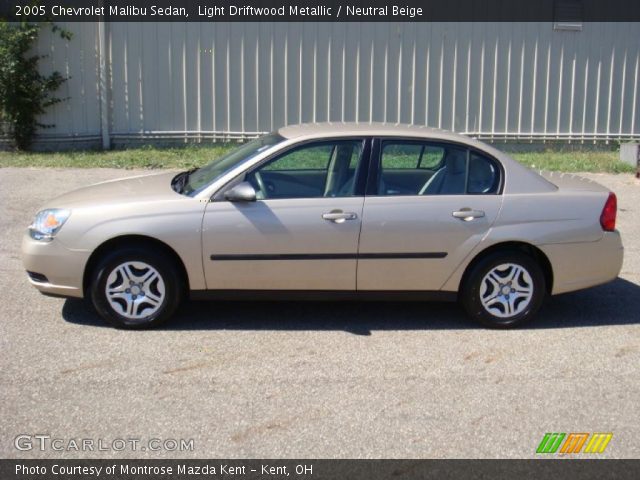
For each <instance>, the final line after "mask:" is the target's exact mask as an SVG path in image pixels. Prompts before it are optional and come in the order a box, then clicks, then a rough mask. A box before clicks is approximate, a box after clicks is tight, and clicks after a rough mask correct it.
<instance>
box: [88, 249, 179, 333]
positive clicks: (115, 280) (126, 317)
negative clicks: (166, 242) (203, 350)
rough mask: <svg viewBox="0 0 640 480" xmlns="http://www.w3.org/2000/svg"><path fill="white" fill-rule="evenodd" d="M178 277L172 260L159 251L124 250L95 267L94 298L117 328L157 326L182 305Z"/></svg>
mask: <svg viewBox="0 0 640 480" xmlns="http://www.w3.org/2000/svg"><path fill="white" fill-rule="evenodd" d="M178 278H179V277H178V273H177V269H176V268H175V266H174V265H173V263H172V262H170V261H168V260H167V259H166V258H164V257H163V256H162V255H160V254H159V253H157V252H155V251H152V250H143V249H138V248H130V249H121V250H118V251H116V252H114V253H112V254H110V255H107V256H106V257H105V258H104V259H102V261H101V262H100V263H99V264H98V266H97V268H96V269H95V270H94V274H93V278H92V282H91V300H92V302H93V305H94V307H95V309H96V310H97V312H98V313H99V314H100V316H101V317H102V318H104V319H105V320H106V321H107V322H109V323H110V324H112V325H114V326H116V327H118V328H128V329H134V328H137V329H141V328H150V327H155V326H157V325H159V324H161V323H162V322H164V321H166V320H167V319H169V318H170V317H171V315H173V313H174V312H175V310H176V308H177V307H178V305H179V304H180V301H181V298H182V294H181V293H182V289H181V288H180V285H179V283H178Z"/></svg>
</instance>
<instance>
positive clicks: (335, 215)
mask: <svg viewBox="0 0 640 480" xmlns="http://www.w3.org/2000/svg"><path fill="white" fill-rule="evenodd" d="M322 218H323V219H324V220H328V221H330V222H333V223H343V222H344V221H345V220H355V219H356V218H358V215H356V214H355V213H353V212H343V211H342V210H331V211H330V212H328V213H323V214H322Z"/></svg>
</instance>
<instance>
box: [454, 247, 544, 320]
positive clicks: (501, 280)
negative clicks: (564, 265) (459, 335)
mask: <svg viewBox="0 0 640 480" xmlns="http://www.w3.org/2000/svg"><path fill="white" fill-rule="evenodd" d="M545 297H546V285H545V277H544V273H543V272H542V268H541V267H540V265H539V264H538V262H536V260H535V259H533V258H532V257H530V256H529V255H526V254H525V253H522V252H518V251H505V252H494V253H492V254H489V255H487V256H486V257H484V258H482V259H481V260H480V261H479V262H478V263H476V264H475V265H474V266H473V267H472V268H471V270H470V271H469V273H468V275H466V276H465V279H464V280H463V285H462V289H461V291H460V301H461V303H462V305H463V307H464V309H465V310H466V312H467V314H468V315H469V316H470V317H471V318H472V319H474V320H476V321H478V322H480V323H481V324H482V325H484V326H486V327H490V328H513V327H517V326H520V325H522V324H524V323H526V322H528V321H529V320H531V319H532V318H533V317H534V316H535V315H536V313H537V312H538V310H539V309H540V307H541V306H542V303H543V302H544V299H545Z"/></svg>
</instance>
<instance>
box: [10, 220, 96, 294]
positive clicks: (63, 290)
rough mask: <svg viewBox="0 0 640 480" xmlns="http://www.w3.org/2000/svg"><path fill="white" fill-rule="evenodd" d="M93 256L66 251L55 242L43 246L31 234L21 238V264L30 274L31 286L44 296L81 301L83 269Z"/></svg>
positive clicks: (42, 243)
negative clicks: (72, 298)
mask: <svg viewBox="0 0 640 480" xmlns="http://www.w3.org/2000/svg"><path fill="white" fill-rule="evenodd" d="M90 255H91V252H90V251H86V250H73V249H70V248H67V247H66V246H64V245H63V244H62V243H61V242H60V241H59V240H58V239H56V238H54V239H53V240H52V241H50V242H42V241H38V240H34V239H32V238H31V237H30V236H29V233H28V232H26V233H25V234H24V236H23V237H22V263H23V265H24V267H25V269H26V270H27V271H28V272H31V274H29V276H28V277H29V282H30V283H31V285H33V286H34V287H36V288H37V289H38V290H39V291H40V292H41V293H43V294H45V295H52V296H61V297H78V298H82V297H83V295H84V292H83V286H82V283H83V276H84V269H85V266H86V264H87V261H88V260H89V256H90ZM34 274H35V275H34ZM43 276H44V278H43Z"/></svg>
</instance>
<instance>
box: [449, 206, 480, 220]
mask: <svg viewBox="0 0 640 480" xmlns="http://www.w3.org/2000/svg"><path fill="white" fill-rule="evenodd" d="M451 215H453V216H454V217H456V218H459V219H460V220H463V221H465V222H470V221H471V220H474V219H476V218H482V217H484V212H483V211H482V210H472V209H470V208H468V207H465V208H461V209H460V210H456V211H455V212H452V213H451Z"/></svg>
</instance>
